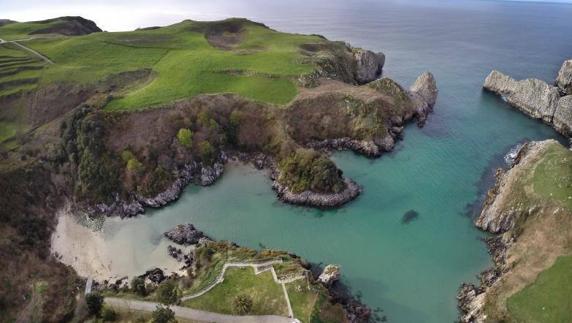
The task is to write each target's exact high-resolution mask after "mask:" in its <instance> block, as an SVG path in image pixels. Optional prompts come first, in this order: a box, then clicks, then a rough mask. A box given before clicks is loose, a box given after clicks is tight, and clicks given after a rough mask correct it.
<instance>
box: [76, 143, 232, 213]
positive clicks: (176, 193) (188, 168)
mask: <svg viewBox="0 0 572 323" xmlns="http://www.w3.org/2000/svg"><path fill="white" fill-rule="evenodd" d="M226 160H227V157H226V155H225V154H224V153H221V155H220V156H219V158H218V160H217V162H215V163H214V164H213V165H212V166H203V165H202V164H201V163H197V162H192V163H191V164H187V165H185V166H184V167H182V168H180V169H179V170H177V173H176V175H175V178H176V180H175V181H174V182H173V183H172V184H171V185H170V186H169V188H167V189H166V190H164V191H163V192H161V193H159V194H157V195H156V196H154V197H143V196H140V195H134V196H133V200H131V201H126V200H122V199H120V198H119V196H115V201H114V202H113V203H111V204H105V203H99V204H96V205H93V206H90V205H83V204H78V205H76V206H75V207H74V208H75V209H76V210H78V211H80V212H85V213H87V214H88V215H90V216H97V215H105V216H119V217H121V218H125V217H127V218H128V217H134V216H137V215H139V214H143V213H144V212H145V208H146V207H149V208H160V207H163V206H165V205H167V204H168V203H170V202H173V201H176V200H177V199H178V198H179V197H180V195H181V193H182V192H183V190H184V189H185V187H186V186H187V185H188V184H190V183H191V182H196V183H197V184H198V185H201V186H209V185H212V184H214V183H215V182H216V180H217V179H218V178H220V177H221V176H222V174H223V173H224V163H225V162H226Z"/></svg>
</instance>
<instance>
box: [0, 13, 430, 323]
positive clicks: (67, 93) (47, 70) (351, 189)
mask: <svg viewBox="0 0 572 323" xmlns="http://www.w3.org/2000/svg"><path fill="white" fill-rule="evenodd" d="M0 37H1V38H2V41H3V42H2V44H1V45H0V105H1V106H2V109H1V111H0V120H1V122H0V128H1V129H0V130H1V131H0V155H1V156H2V159H1V162H0V191H1V192H2V194H1V196H0V210H2V212H0V220H2V222H3V223H4V224H5V225H4V226H3V227H2V233H3V236H4V238H5V239H4V240H3V241H4V242H3V243H2V244H1V245H0V255H2V261H3V262H2V263H3V264H6V263H8V264H11V263H12V264H13V263H19V264H20V266H19V269H18V270H16V269H15V268H11V269H8V270H4V271H2V274H0V278H1V279H3V280H4V281H10V282H11V285H10V286H16V287H15V288H13V289H10V287H8V286H7V285H5V284H4V285H3V286H2V288H1V289H0V301H1V304H3V306H4V308H6V309H8V312H6V315H7V317H12V318H15V317H21V315H23V316H26V315H30V313H29V312H26V311H25V309H27V308H29V306H32V305H30V304H32V303H30V302H31V301H30V299H29V298H28V297H26V296H24V297H14V295H33V296H32V300H33V306H36V310H35V312H34V313H37V314H34V315H40V317H41V319H42V320H44V321H61V320H62V319H68V318H70V317H71V316H74V315H76V314H74V311H75V307H76V296H78V295H80V294H81V293H80V292H79V291H80V290H82V288H84V286H83V284H84V281H83V280H82V279H80V278H79V277H78V276H77V275H76V273H75V272H74V269H73V268H70V267H69V266H66V265H64V264H62V263H61V262H60V261H59V260H60V259H62V257H61V255H57V254H53V253H51V252H50V248H49V241H50V236H51V234H52V232H53V230H54V227H55V226H56V224H57V221H58V219H57V217H56V214H57V212H58V210H60V209H62V208H63V207H64V206H66V205H67V206H70V207H71V210H72V212H86V213H87V214H89V215H90V217H92V218H97V217H101V216H112V215H116V216H120V217H129V216H135V215H137V214H140V213H142V212H144V211H145V208H147V207H161V206H163V205H165V204H167V203H169V202H171V201H173V200H175V199H177V198H178V196H179V194H180V193H181V191H182V189H183V188H184V187H185V186H186V185H188V184H189V183H196V184H198V185H210V184H212V183H214V182H215V181H216V179H217V178H218V177H220V176H221V175H222V174H223V172H224V164H225V162H226V161H228V160H229V159H232V160H238V161H242V162H248V163H252V164H253V165H254V166H255V167H257V168H259V169H267V171H268V175H269V176H270V177H271V178H272V179H273V181H274V184H273V188H274V189H275V191H276V193H277V195H278V198H279V199H281V200H282V201H284V202H287V203H293V204H302V205H307V206H312V207H321V208H329V207H338V206H340V205H342V204H344V203H347V202H349V201H350V200H352V199H354V198H355V197H356V196H358V194H359V193H360V192H361V188H360V186H359V184H358V183H355V182H354V181H353V180H351V179H349V178H347V177H345V176H343V173H342V171H341V170H339V169H338V168H337V167H336V165H335V164H334V163H333V162H332V161H331V160H330V159H329V157H328V154H327V152H328V151H331V150H338V149H349V150H352V151H354V152H356V153H358V154H362V155H365V156H368V157H378V156H380V155H381V154H382V153H384V152H387V151H390V150H392V149H393V147H394V145H395V142H396V140H399V139H400V138H401V137H402V135H403V127H404V125H405V124H407V123H408V122H410V121H412V120H416V122H417V124H418V125H419V126H422V125H423V123H424V122H425V120H426V119H427V116H428V114H429V113H430V112H431V111H432V109H433V106H434V104H435V101H436V97H437V92H438V91H437V87H436V82H435V79H434V77H433V75H432V74H431V73H428V72H427V73H423V74H422V75H421V76H420V77H419V78H418V79H417V80H416V81H415V83H414V84H413V85H412V87H411V88H410V89H405V88H403V87H402V86H401V85H399V84H398V83H396V82H395V81H393V80H391V79H389V78H386V77H381V76H382V70H383V65H384V63H385V56H384V55H383V54H381V53H373V52H371V51H368V50H364V49H359V48H353V47H351V46H350V45H348V44H346V43H343V42H333V41H329V40H327V39H325V38H324V37H321V36H315V35H314V36H305V35H296V34H286V33H280V32H277V31H274V30H272V29H270V28H268V27H266V26H264V25H262V24H259V23H255V22H252V21H249V20H246V19H227V20H224V21H217V22H198V21H190V20H186V21H183V22H181V23H178V24H174V25H171V26H166V27H158V28H147V29H140V30H136V31H133V32H119V33H107V32H101V30H100V29H99V28H98V27H97V26H96V25H95V23H93V22H92V21H89V20H87V19H84V18H81V17H62V18H56V19H49V20H44V21H36V22H29V23H19V22H14V21H8V20H6V21H4V20H3V21H2V24H1V25H0ZM70 71H73V73H70ZM380 77H381V78H380ZM187 229H189V230H190V229H191V228H190V227H188V228H184V227H182V228H181V230H182V231H185V230H187ZM192 230H195V229H194V228H192ZM192 230H191V231H192ZM187 231H188V230H187ZM182 233H185V234H186V231H185V232H182ZM199 233H200V231H196V232H195V231H193V233H192V234H189V235H188V236H186V235H185V234H175V233H174V234H172V235H170V234H168V237H169V238H173V237H174V239H175V240H179V238H181V239H182V240H181V241H183V240H185V241H188V242H189V244H193V243H196V242H197V241H196V240H197V239H198V242H200V243H201V241H202V242H204V244H205V245H206V246H208V247H207V248H205V249H204V250H205V251H204V253H205V254H206V255H207V256H205V257H207V258H208V257H212V256H213V255H214V254H216V253H217V250H218V247H216V246H219V245H218V244H217V245H216V246H215V245H213V243H214V242H209V240H208V239H206V240H205V239H201V238H203V237H202V233H200V234H199ZM199 236H201V237H200V238H199ZM203 240H204V241H203ZM220 246H221V248H223V249H224V250H223V253H224V254H226V255H228V252H229V250H234V249H236V248H238V247H236V246H233V245H232V244H224V246H223V245H220ZM178 249H179V248H177V247H172V249H170V250H169V253H170V254H172V256H174V257H175V258H177V259H184V260H185V261H186V262H188V263H187V264H186V265H187V266H190V265H191V261H190V259H191V258H190V257H189V255H187V258H185V257H182V256H181V257H180V254H182V251H179V250H178ZM14 250H18V251H17V252H14ZM199 250H203V249H200V248H199ZM240 250H242V249H240ZM253 252H254V251H248V252H247V253H248V254H249V255H251V256H252V257H254V258H256V255H255V253H253ZM269 252H273V251H269ZM193 257H196V258H197V259H200V258H201V257H203V256H201V255H194V256H193ZM276 257H278V258H281V257H283V253H281V254H276ZM254 258H252V259H254ZM252 259H251V260H252ZM254 260H255V259H254ZM219 264H222V263H219ZM4 267H5V268H9V266H4ZM32 268H33V270H34V272H33V273H32V272H29V271H28V270H32ZM38 268H41V270H37V269H38ZM204 268H206V267H204ZM194 270H197V268H194ZM205 273H207V274H209V275H210V273H211V272H210V271H206V272H205ZM195 274H196V272H195V273H193V275H195ZM149 275H151V277H156V278H157V279H155V278H153V280H161V277H162V276H161V275H159V273H158V272H155V271H152V272H150V273H149ZM145 277H147V276H145ZM145 277H144V278H145ZM316 279H318V278H316ZM153 283H156V282H153ZM176 283H177V284H179V283H181V284H183V283H182V282H180V281H177V282H176ZM121 284H123V285H121ZM331 284H334V282H333V281H331V282H330V283H328V284H327V285H331ZM135 285H136V286H139V284H138V283H137V284H135ZM115 286H116V287H118V288H119V287H121V286H123V287H125V281H124V283H121V282H120V283H119V284H115ZM123 287H121V288H123ZM6 288H9V289H10V290H7V289H6ZM158 288H159V289H161V288H160V287H158ZM165 288H167V287H165ZM40 291H41V292H40ZM324 293H325V294H324ZM324 293H322V294H320V295H321V296H319V297H318V296H316V297H318V298H317V299H318V301H319V304H321V305H320V306H329V305H327V304H329V303H328V299H329V298H328V296H327V292H324ZM330 295H331V293H330ZM37 299H41V300H42V302H36V301H35V300H37ZM79 299H80V300H82V298H81V297H80V298H79ZM324 300H325V303H324ZM38 313H39V314H38ZM332 313H333V314H331V315H333V316H335V317H337V318H338V319H341V320H343V319H344V318H347V319H350V320H352V321H355V320H357V321H359V320H360V318H359V317H358V318H356V317H355V316H352V315H353V314H351V313H352V312H351V311H347V309H346V311H345V312H344V311H340V310H338V309H336V310H334V311H333V312H332ZM80 315H81V314H80Z"/></svg>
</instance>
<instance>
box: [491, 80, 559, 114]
mask: <svg viewBox="0 0 572 323" xmlns="http://www.w3.org/2000/svg"><path fill="white" fill-rule="evenodd" d="M484 88H485V89H487V90H489V91H491V92H494V93H497V94H499V95H501V96H502V97H503V99H504V100H506V101H507V102H508V103H509V104H511V105H513V106H514V107H516V108H518V109H519V110H521V111H522V112H524V113H525V114H527V115H529V116H530V117H532V118H535V119H542V120H543V121H545V122H547V123H551V122H552V117H553V116H554V112H555V111H556V106H557V105H558V99H559V98H560V94H559V92H558V89H557V88H556V87H554V86H550V85H548V84H547V83H546V82H544V81H541V80H538V79H526V80H522V81H516V80H515V79H513V78H512V77H510V76H508V75H505V74H503V73H501V72H499V71H492V72H491V73H490V74H489V76H487V78H486V80H485V84H484Z"/></svg>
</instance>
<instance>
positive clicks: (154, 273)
mask: <svg viewBox="0 0 572 323" xmlns="http://www.w3.org/2000/svg"><path fill="white" fill-rule="evenodd" d="M139 277H141V278H143V279H145V278H147V279H149V280H150V281H151V282H153V283H155V284H160V283H161V282H162V281H164V280H165V279H166V278H167V277H166V276H165V274H164V273H163V271H162V270H161V269H159V268H154V269H151V270H147V271H146V272H145V273H144V274H143V275H141V276H139Z"/></svg>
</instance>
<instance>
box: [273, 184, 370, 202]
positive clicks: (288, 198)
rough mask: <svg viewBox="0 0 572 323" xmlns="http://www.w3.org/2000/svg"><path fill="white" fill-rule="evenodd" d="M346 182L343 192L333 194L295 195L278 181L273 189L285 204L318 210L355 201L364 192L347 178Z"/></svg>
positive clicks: (309, 193)
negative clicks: (311, 207)
mask: <svg viewBox="0 0 572 323" xmlns="http://www.w3.org/2000/svg"><path fill="white" fill-rule="evenodd" d="M344 182H345V184H346V187H345V189H343V190H342V191H341V192H332V193H319V192H313V191H310V190H307V191H303V192H300V193H294V192H292V191H291V190H290V189H289V188H288V187H287V186H285V185H282V184H280V182H278V181H274V182H273V183H272V189H274V191H275V192H276V195H277V196H278V199H280V201H282V202H285V203H290V204H296V205H306V206H313V207H318V208H334V207H339V206H341V205H343V204H345V203H347V202H349V201H351V200H353V199H355V198H356V197H357V196H358V195H359V194H360V193H361V191H362V189H361V187H360V186H359V185H358V184H357V183H356V182H354V181H352V180H351V179H349V178H345V179H344Z"/></svg>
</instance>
